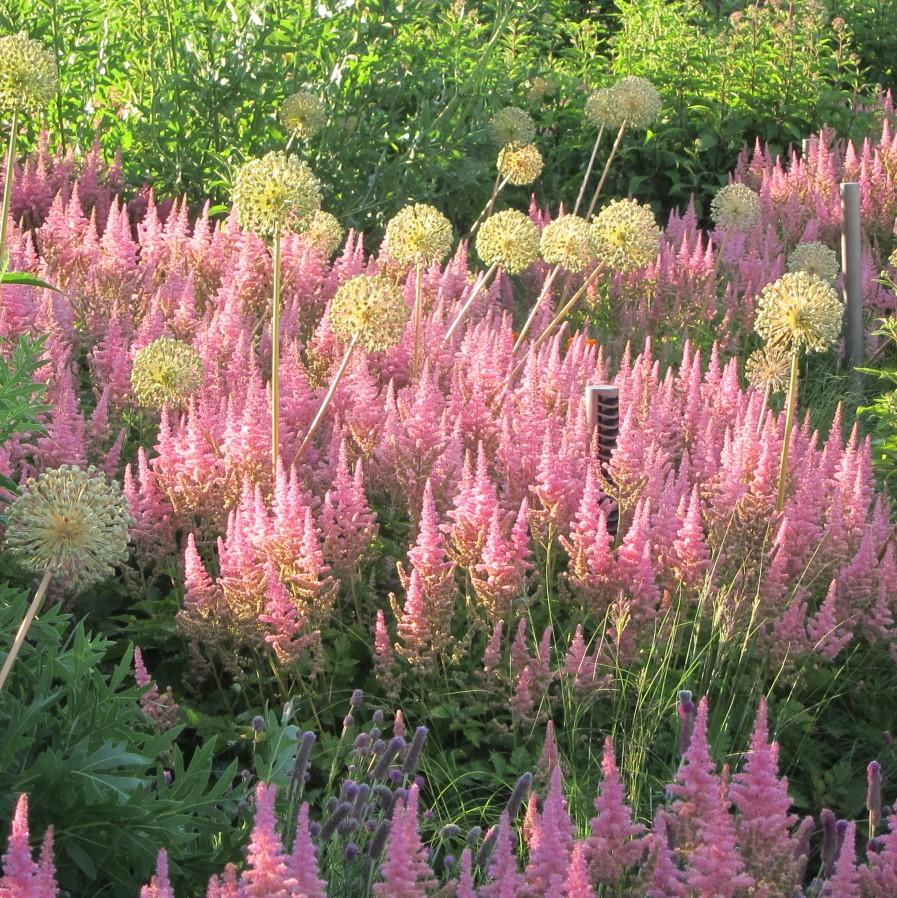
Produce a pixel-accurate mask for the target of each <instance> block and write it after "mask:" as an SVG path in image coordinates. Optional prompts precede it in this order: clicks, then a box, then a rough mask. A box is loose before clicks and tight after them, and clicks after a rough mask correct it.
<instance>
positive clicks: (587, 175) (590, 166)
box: [573, 125, 604, 215]
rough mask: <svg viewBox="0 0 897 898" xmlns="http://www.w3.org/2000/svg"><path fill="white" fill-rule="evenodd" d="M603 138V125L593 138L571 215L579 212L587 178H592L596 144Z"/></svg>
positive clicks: (596, 150)
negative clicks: (590, 152)
mask: <svg viewBox="0 0 897 898" xmlns="http://www.w3.org/2000/svg"><path fill="white" fill-rule="evenodd" d="M603 136H604V125H602V126H601V127H600V128H599V129H598V136H597V137H596V138H595V143H594V145H593V146H592V155H591V156H590V157H589V164H588V166H587V167H586V173H585V174H584V175H583V177H582V184H581V185H580V187H579V196H577V197H576V205H575V206H574V207H573V214H574V215H576V213H577V212H579V207H580V206H581V205H582V198H583V197H584V196H585V193H586V186H587V185H588V183H589V178H590V177H591V176H592V169H593V168H594V167H595V156H596V155H597V154H598V144H600V143H601V138H602V137H603Z"/></svg>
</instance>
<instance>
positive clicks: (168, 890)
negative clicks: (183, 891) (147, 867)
mask: <svg viewBox="0 0 897 898" xmlns="http://www.w3.org/2000/svg"><path fill="white" fill-rule="evenodd" d="M140 898H175V896H174V889H172V887H171V883H170V882H169V879H168V853H167V852H166V851H165V849H164V848H163V849H161V850H160V851H159V855H158V857H157V858H156V872H155V874H154V875H153V877H152V878H151V879H150V881H149V885H145V886H143V888H141V890H140Z"/></svg>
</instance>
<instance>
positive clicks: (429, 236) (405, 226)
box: [384, 203, 452, 265]
mask: <svg viewBox="0 0 897 898" xmlns="http://www.w3.org/2000/svg"><path fill="white" fill-rule="evenodd" d="M384 243H385V244H386V250H387V252H388V253H389V255H390V256H392V257H393V259H395V260H396V261H397V262H401V263H402V264H408V263H411V262H423V263H425V264H428V265H430V264H432V263H433V262H441V261H442V260H443V259H444V258H445V257H446V256H447V255H448V254H449V251H450V250H451V248H452V224H451V222H450V221H449V220H448V219H447V218H446V217H445V216H444V215H443V214H442V213H441V212H440V211H439V210H438V209H436V208H434V207H433V206H428V205H426V204H425V203H416V204H415V205H412V206H405V207H404V208H402V209H399V211H398V212H397V213H396V214H395V215H394V216H393V217H392V218H391V219H390V220H389V223H388V224H387V225H386V235H385V237H384Z"/></svg>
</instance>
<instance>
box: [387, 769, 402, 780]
mask: <svg viewBox="0 0 897 898" xmlns="http://www.w3.org/2000/svg"><path fill="white" fill-rule="evenodd" d="M387 778H388V779H390V780H392V781H393V782H394V783H399V782H401V781H402V771H401V770H390V771H389V773H388V774H387Z"/></svg>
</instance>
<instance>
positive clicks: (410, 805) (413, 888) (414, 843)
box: [373, 784, 436, 898]
mask: <svg viewBox="0 0 897 898" xmlns="http://www.w3.org/2000/svg"><path fill="white" fill-rule="evenodd" d="M417 804H418V788H417V785H416V784H415V785H413V786H412V787H411V789H410V791H409V793H408V798H407V800H406V801H404V802H401V803H400V804H399V805H398V806H397V807H396V808H395V810H394V811H393V818H392V828H391V829H390V831H389V840H388V842H387V845H386V860H385V861H384V862H383V864H382V865H381V867H380V875H381V876H382V878H383V879H382V882H378V883H376V884H375V885H374V888H373V895H374V898H426V895H427V892H428V891H429V890H430V889H432V888H433V886H435V885H436V880H435V879H434V877H433V870H432V869H431V868H430V865H429V863H428V862H427V849H426V848H425V847H424V845H423V843H422V842H421V838H420V832H419V830H418V821H417Z"/></svg>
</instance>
